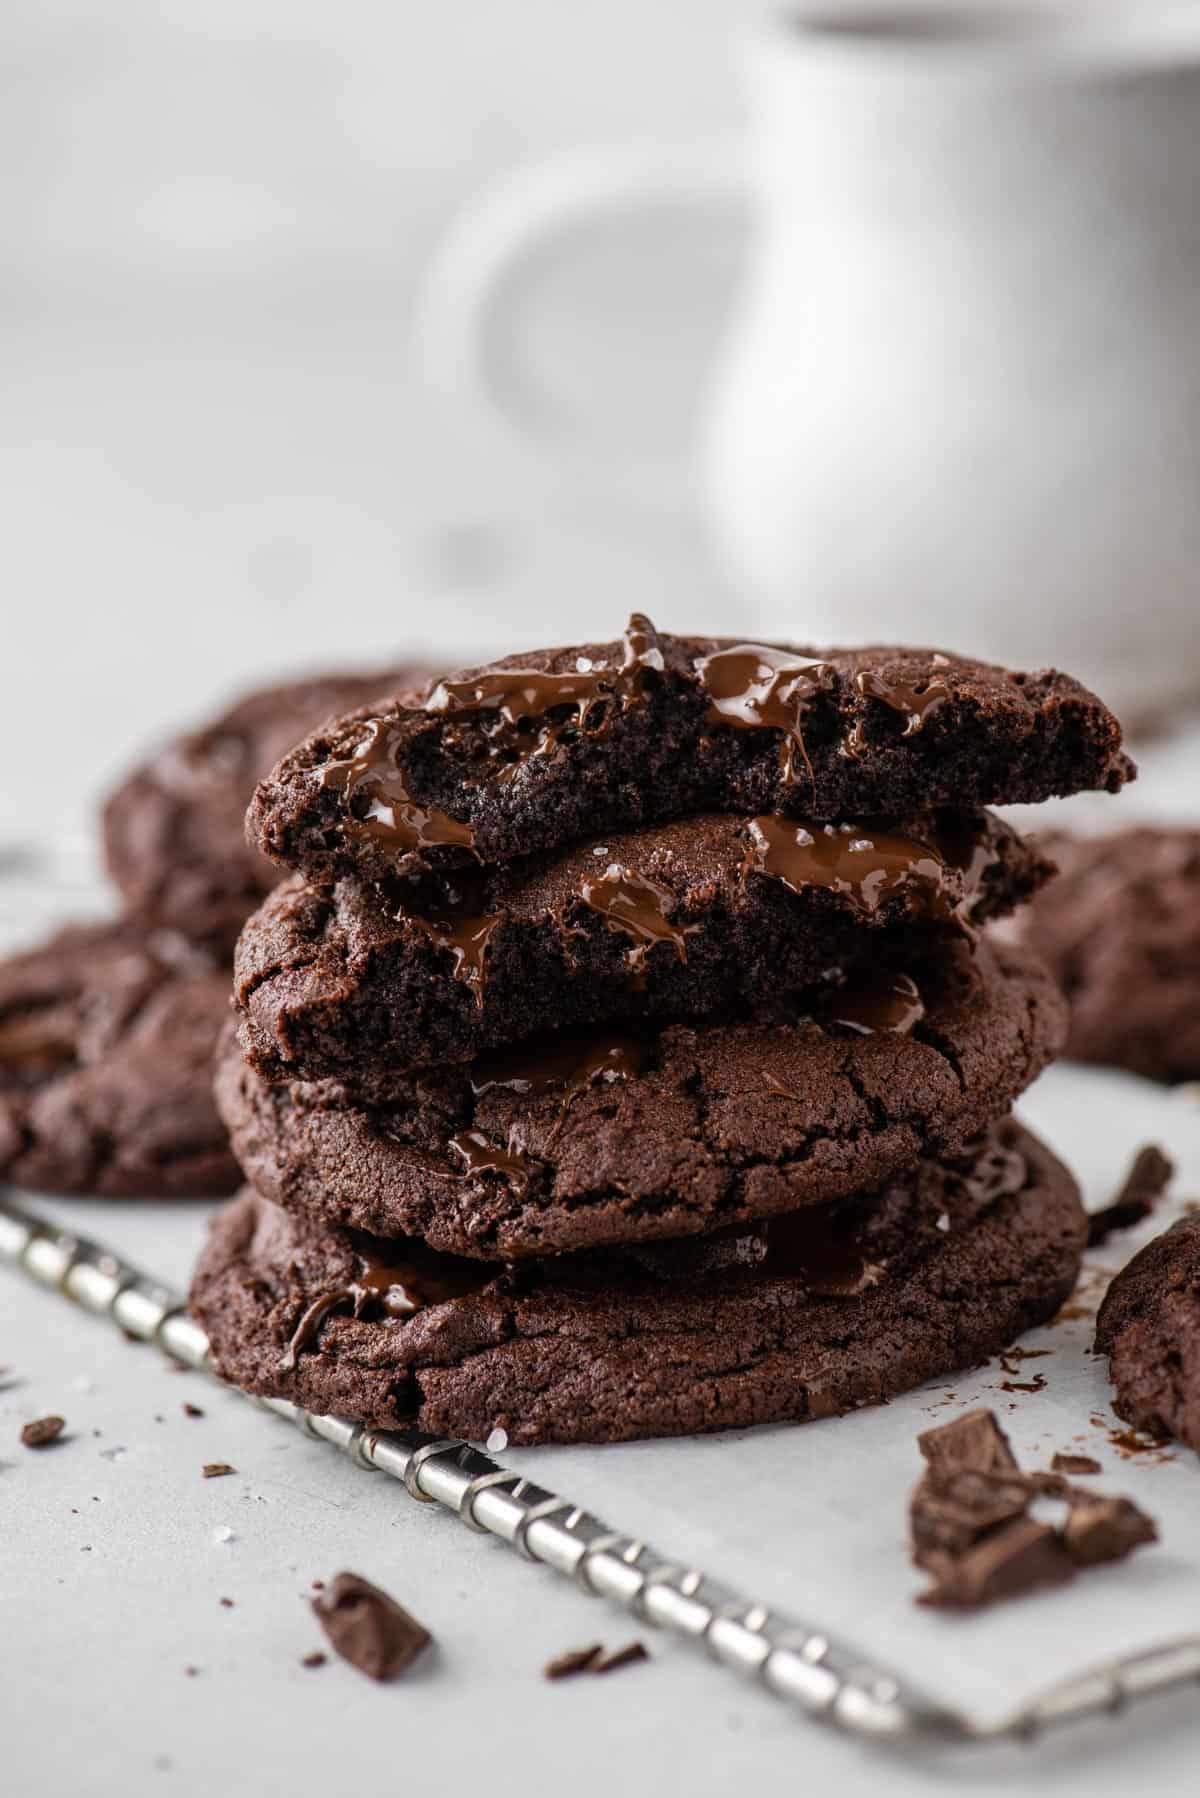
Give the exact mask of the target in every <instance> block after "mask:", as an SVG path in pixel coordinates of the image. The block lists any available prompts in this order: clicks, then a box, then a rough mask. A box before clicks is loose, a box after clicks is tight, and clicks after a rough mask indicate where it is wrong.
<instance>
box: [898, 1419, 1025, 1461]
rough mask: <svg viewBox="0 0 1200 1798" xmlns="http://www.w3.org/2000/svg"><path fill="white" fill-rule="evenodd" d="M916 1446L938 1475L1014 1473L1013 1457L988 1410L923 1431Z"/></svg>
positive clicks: (1014, 1458) (1006, 1441) (1005, 1437)
mask: <svg viewBox="0 0 1200 1798" xmlns="http://www.w3.org/2000/svg"><path fill="white" fill-rule="evenodd" d="M917 1447H918V1448H919V1449H920V1451H921V1453H922V1454H923V1455H924V1457H925V1459H926V1460H927V1461H928V1462H929V1465H930V1466H931V1467H932V1468H933V1469H934V1470H935V1471H936V1472H938V1473H951V1472H957V1471H958V1470H959V1469H963V1470H967V1471H970V1472H972V1473H1016V1472H1018V1471H1019V1469H1018V1467H1017V1457H1016V1456H1015V1455H1014V1454H1013V1451H1012V1445H1011V1444H1010V1442H1009V1440H1008V1437H1007V1436H1006V1435H1005V1434H1004V1431H1003V1430H1002V1429H1001V1428H1000V1425H999V1424H998V1423H997V1421H996V1416H995V1413H994V1412H992V1411H985V1410H982V1409H981V1410H978V1411H967V1412H964V1414H963V1415H962V1416H961V1417H955V1418H952V1419H951V1421H950V1422H949V1423H943V1424H939V1426H938V1427H937V1429H933V1430H924V1431H922V1433H921V1435H919V1436H918V1437H917Z"/></svg>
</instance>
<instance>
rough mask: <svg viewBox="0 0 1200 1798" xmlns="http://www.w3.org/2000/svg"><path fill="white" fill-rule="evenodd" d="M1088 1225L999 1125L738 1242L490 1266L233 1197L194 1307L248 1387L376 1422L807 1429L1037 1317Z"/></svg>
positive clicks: (1053, 1172)
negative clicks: (872, 1188) (958, 1148)
mask: <svg viewBox="0 0 1200 1798" xmlns="http://www.w3.org/2000/svg"><path fill="white" fill-rule="evenodd" d="M1086 1228H1087V1226H1086V1219H1085V1217H1084V1214H1083V1211H1082V1208H1081V1206H1080V1202H1079V1195H1078V1192H1077V1190H1076V1188H1075V1184H1074V1182H1073V1181H1072V1179H1071V1177H1070V1175H1069V1174H1068V1173H1067V1171H1066V1169H1065V1168H1063V1167H1062V1166H1061V1164H1060V1163H1059V1162H1058V1161H1056V1160H1055V1158H1054V1157H1053V1156H1052V1155H1051V1154H1050V1153H1049V1151H1048V1150H1047V1149H1046V1148H1045V1147H1044V1146H1043V1145H1042V1144H1040V1143H1039V1142H1038V1141H1037V1139H1036V1138H1034V1137H1033V1136H1031V1135H1030V1133H1029V1132H1028V1131H1025V1130H1023V1129H1022V1128H1021V1127H1020V1126H1019V1125H1017V1124H1016V1123H1014V1122H1013V1121H1012V1120H1011V1119H1008V1120H1005V1121H1004V1122H1002V1123H1000V1124H998V1125H996V1126H995V1127H994V1129H993V1130H992V1131H991V1132H990V1133H989V1134H988V1136H987V1137H986V1138H985V1139H984V1140H983V1141H981V1142H980V1143H977V1144H974V1145H972V1146H971V1148H970V1150H969V1151H967V1152H966V1153H965V1154H964V1155H963V1156H962V1158H961V1159H960V1160H959V1161H958V1162H957V1163H953V1164H951V1163H947V1164H938V1163H935V1162H932V1161H923V1162H921V1163H919V1164H918V1165H917V1166H916V1167H915V1168H912V1169H909V1170H907V1171H906V1172H905V1173H904V1174H902V1175H900V1176H898V1177H897V1179H896V1180H895V1181H894V1182H893V1183H892V1184H890V1185H889V1186H887V1187H886V1188H885V1189H884V1190H882V1191H880V1192H878V1193H875V1194H873V1195H869V1196H865V1195H863V1194H856V1195H854V1196H853V1197H852V1198H851V1199H849V1200H848V1201H846V1202H844V1203H835V1204H832V1205H824V1206H821V1207H817V1208H814V1209H810V1210H808V1211H803V1212H800V1213H798V1214H795V1215H794V1216H791V1217H785V1218H780V1219H777V1220H774V1221H773V1222H771V1223H770V1224H767V1225H762V1226H759V1227H757V1228H752V1229H750V1230H746V1231H742V1232H737V1231H727V1232H724V1233H722V1234H720V1235H718V1236H715V1237H711V1236H710V1237H705V1238H701V1239H694V1240H692V1241H690V1242H686V1243H670V1244H664V1245H661V1246H656V1247H652V1248H643V1249H640V1250H639V1249H625V1250H618V1249H611V1250H606V1251H602V1252H595V1253H590V1254H581V1255H569V1256H565V1257H561V1258H559V1259H558V1260H557V1261H556V1262H555V1261H545V1262H541V1261H539V1262H533V1263H524V1264H521V1265H520V1266H518V1267H509V1268H504V1269H497V1268H495V1267H489V1266H487V1265H485V1264H480V1263H477V1262H475V1263H471V1262H462V1261H457V1260H454V1259H453V1258H448V1257H442V1256H437V1255H431V1254H430V1253H429V1252H428V1251H427V1250H425V1249H423V1248H422V1247H421V1246H420V1245H414V1244H413V1243H411V1242H409V1243H402V1242H397V1241H380V1240H379V1239H377V1238H370V1237H365V1236H362V1235H359V1234H356V1233H354V1232H350V1231H340V1230H329V1229H326V1228H322V1227H317V1226H315V1225H311V1224H305V1223H303V1222H301V1221H300V1220H297V1219H295V1218H293V1217H292V1216H290V1215H289V1214H287V1213H285V1212H283V1211H282V1210H280V1209H279V1208H278V1207H276V1206H274V1205H272V1204H271V1203H269V1202H268V1201H267V1200H265V1199H263V1198H261V1197H259V1196H258V1195H257V1194H255V1193H253V1192H250V1191H247V1192H246V1193H245V1194H244V1195H243V1196H242V1197H241V1198H239V1199H238V1200H236V1201H235V1202H234V1203H233V1204H232V1205H231V1206H229V1207H227V1209H226V1210H225V1211H224V1212H223V1213H222V1214H221V1216H219V1217H218V1218H217V1219H216V1221H215V1223H214V1225H213V1228H212V1233H211V1235H210V1238H209V1242H208V1245H207V1247H206V1249H205V1250H204V1253H203V1254H202V1256H201V1259H200V1263H199V1266H198V1268H197V1272H196V1276H195V1280H194V1282H193V1286H192V1293H191V1307H192V1310H193V1312H194V1314H195V1315H196V1316H197V1317H198V1318H199V1320H200V1322H201V1324H202V1325H203V1326H204V1328H205V1329H206V1330H207V1332H208V1335H209V1338H210V1340H211V1342H212V1345H213V1353H214V1358H215V1361H216V1365H217V1368H218V1371H219V1372H220V1373H221V1374H222V1375H223V1376H224V1377H225V1378H226V1379H229V1380H232V1381H233V1382H234V1383H235V1384H236V1385H239V1386H241V1387H243V1388H245V1389H246V1390H247V1391H250V1392H256V1393H260V1394H265V1395H269V1396H280V1397H285V1398H288V1399H291V1400H293V1401H295V1402H297V1403H299V1404H301V1405H304V1406H306V1407H307V1408H309V1409H310V1410H313V1411H317V1412H332V1413H335V1414H336V1415H339V1416H343V1417H350V1418H357V1419H360V1420H361V1421H362V1422H364V1423H366V1424H368V1425H370V1426H372V1427H376V1428H383V1429H388V1428H395V1427H398V1426H401V1425H406V1424H414V1425H415V1426H416V1427H418V1428H419V1429H422V1430H428V1431H432V1432H434V1433H437V1434H440V1435H450V1436H464V1437H467V1438H469V1439H472V1440H475V1441H482V1440H484V1439H485V1438H486V1437H487V1435H488V1434H489V1432H490V1431H491V1430H492V1429H494V1428H500V1429H503V1430H505V1431H506V1432H507V1434H508V1438H509V1441H510V1442H511V1443H513V1444H525V1443H534V1442H610V1441H621V1440H629V1439H631V1438H634V1437H639V1436H656V1435H658V1436H666V1435H683V1434H693V1433H695V1432H699V1431H704V1430H715V1429H727V1428H731V1427H736V1426H744V1425H748V1424H757V1423H772V1422H781V1421H787V1420H794V1421H797V1422H799V1421H807V1420H812V1419H818V1418H823V1417H829V1416H834V1415H836V1414H838V1413H839V1412H843V1411H848V1410H852V1409H855V1408H857V1407H859V1406H862V1405H868V1404H879V1403H882V1402H883V1401H885V1400H886V1399H888V1398H890V1397H893V1396H894V1395H895V1394H897V1393H899V1392H903V1391H906V1390H908V1389H909V1388H911V1387H914V1386H917V1385H919V1384H920V1383H921V1382H922V1381H924V1380H926V1379H930V1378H933V1377H934V1376H935V1375H937V1374H942V1373H949V1372H951V1371H952V1370H953V1369H955V1368H958V1367H963V1366H969V1365H972V1364H974V1363H976V1362H978V1361H980V1360H983V1359H985V1358H986V1357H987V1356H989V1355H991V1354H994V1353H996V1352H998V1351H999V1350H1001V1349H1003V1348H1005V1347H1007V1346H1008V1345H1009V1344H1010V1343H1011V1342H1012V1341H1014V1339H1015V1338H1016V1337H1017V1336H1019V1335H1020V1334H1021V1333H1022V1332H1023V1331H1025V1330H1027V1329H1030V1328H1032V1327H1033V1326H1034V1325H1035V1324H1038V1323H1043V1322H1045V1321H1046V1320H1047V1319H1049V1318H1050V1317H1052V1316H1053V1315H1054V1313H1055V1311H1056V1310H1057V1309H1058V1307H1059V1306H1060V1305H1061V1304H1062V1302H1063V1300H1064V1299H1065V1298H1066V1297H1067V1296H1068V1294H1069V1293H1070V1291H1071V1289H1072V1287H1073V1286H1074V1283H1075V1278H1076V1275H1077V1272H1078V1267H1079V1260H1080V1255H1081V1253H1082V1249H1083V1244H1084V1239H1085V1236H1086Z"/></svg>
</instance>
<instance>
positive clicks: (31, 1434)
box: [21, 1417, 67, 1448]
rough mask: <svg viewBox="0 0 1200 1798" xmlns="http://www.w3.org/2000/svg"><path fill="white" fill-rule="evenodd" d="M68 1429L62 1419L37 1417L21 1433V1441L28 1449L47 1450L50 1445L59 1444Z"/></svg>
mask: <svg viewBox="0 0 1200 1798" xmlns="http://www.w3.org/2000/svg"><path fill="white" fill-rule="evenodd" d="M66 1427H67V1425H66V1420H65V1418H62V1417H35V1418H34V1420H33V1422H32V1423H27V1424H26V1425H25V1427H24V1429H23V1430H22V1431H21V1441H22V1442H23V1443H24V1444H25V1447H26V1448H45V1447H46V1446H47V1444H48V1443H51V1442H57V1441H58V1438H59V1437H60V1436H61V1435H62V1433H63V1431H64V1430H65V1429H66Z"/></svg>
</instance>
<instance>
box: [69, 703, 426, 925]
mask: <svg viewBox="0 0 1200 1798" xmlns="http://www.w3.org/2000/svg"><path fill="white" fill-rule="evenodd" d="M427 678H428V671H427V670H423V669H415V668H381V669H376V670H375V671H374V672H372V673H363V674H326V675H319V676H315V677H311V678H309V679H307V680H299V681H292V682H290V683H289V684H288V685H286V686H280V687H268V688H265V689H264V690H262V691H261V692H257V693H250V694H248V695H247V696H246V698H244V699H242V700H240V701H239V702H238V703H237V704H236V705H234V706H233V707H231V708H230V710H229V711H227V712H225V713H224V714H223V715H222V716H221V717H219V718H217V719H215V720H214V721H213V723H212V724H209V725H207V726H206V727H205V728H204V729H202V730H198V731H193V732H190V733H189V734H188V735H187V736H183V737H177V738H176V739H175V740H174V741H173V742H170V743H168V744H167V745H166V747H165V748H164V749H162V750H161V751H160V752H159V754H158V755H157V756H155V757H154V759H153V761H150V762H147V763H146V764H145V765H144V766H143V767H140V768H137V769H135V770H134V772H133V773H132V774H130V775H129V776H128V778H127V779H126V780H125V781H123V782H122V784H121V785H120V786H119V787H118V788H117V790H116V792H115V793H113V794H112V796H111V798H110V799H109V800H108V803H107V804H106V806H105V808H104V848H105V855H106V858H107V861H108V869H109V873H110V874H111V875H112V877H113V879H114V881H115V882H116V884H117V886H118V887H119V888H120V890H121V893H122V894H123V896H124V898H125V902H126V904H127V906H128V908H129V910H130V911H131V912H132V913H133V914H134V915H135V916H136V917H138V918H139V919H141V921H142V922H143V923H145V924H147V925H154V926H165V927H167V928H170V929H173V930H179V931H181V932H182V933H183V934H184V935H185V936H188V937H190V938H192V939H193V940H194V941H196V942H205V943H210V944H212V945H213V946H214V947H216V948H217V949H218V950H221V951H224V952H228V951H229V950H230V949H231V948H232V947H233V943H234V941H235V939H236V937H237V933H238V931H239V930H240V929H241V927H242V924H243V922H244V921H245V919H246V917H247V916H248V915H249V913H250V912H252V911H253V910H254V907H255V906H256V905H257V904H258V902H259V900H260V899H261V898H262V895H263V894H264V893H266V892H268V891H269V890H270V888H271V887H273V886H274V884H275V882H276V881H277V880H278V879H279V872H278V870H277V869H276V868H275V867H273V866H272V864H271V863H270V862H269V861H268V860H267V859H266V857H265V856H262V855H260V854H259V853H258V851H257V850H256V849H253V848H251V847H250V846H249V845H248V844H247V842H246V831H245V817H246V807H247V805H248V804H249V802H250V798H251V795H252V793H253V792H254V783H255V781H257V780H259V779H260V778H261V777H262V775H263V774H265V773H266V772H267V770H268V769H269V768H270V767H271V766H272V765H273V764H274V763H275V762H277V761H278V760H279V757H280V756H281V755H283V754H285V753H286V751H287V750H288V749H290V748H291V747H292V745H293V744H294V743H298V742H299V741H300V739H301V738H302V737H304V736H306V735H307V734H308V732H309V731H311V730H315V729H316V727H317V726H318V725H319V724H321V723H322V722H323V720H324V719H326V718H330V717H332V716H333V714H334V713H335V712H345V711H348V710H349V709H350V708H351V707H352V706H360V705H365V704H366V703H367V701H368V700H370V699H372V698H376V697H378V696H379V695H381V694H384V693H394V692H395V691H397V689H400V688H410V687H416V686H419V685H421V684H423V683H424V681H425V680H426V679H427Z"/></svg>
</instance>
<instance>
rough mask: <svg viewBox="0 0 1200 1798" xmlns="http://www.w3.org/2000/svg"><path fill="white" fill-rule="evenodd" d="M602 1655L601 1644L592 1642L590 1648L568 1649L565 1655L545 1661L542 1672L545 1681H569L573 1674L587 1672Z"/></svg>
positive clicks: (602, 1645) (602, 1647)
mask: <svg viewBox="0 0 1200 1798" xmlns="http://www.w3.org/2000/svg"><path fill="white" fill-rule="evenodd" d="M603 1653H604V1644H603V1643H602V1642H593V1643H592V1645H591V1647H590V1648H569V1649H568V1650H567V1652H566V1654H560V1655H556V1656H555V1658H554V1660H552V1661H547V1662H546V1665H545V1666H544V1667H543V1669H542V1672H543V1673H544V1674H545V1676H546V1678H547V1679H570V1677H571V1675H572V1674H573V1673H586V1672H588V1671H589V1670H590V1669H591V1667H592V1666H593V1664H594V1663H595V1662H596V1661H598V1660H599V1659H600V1656H601V1655H602V1654H603Z"/></svg>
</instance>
